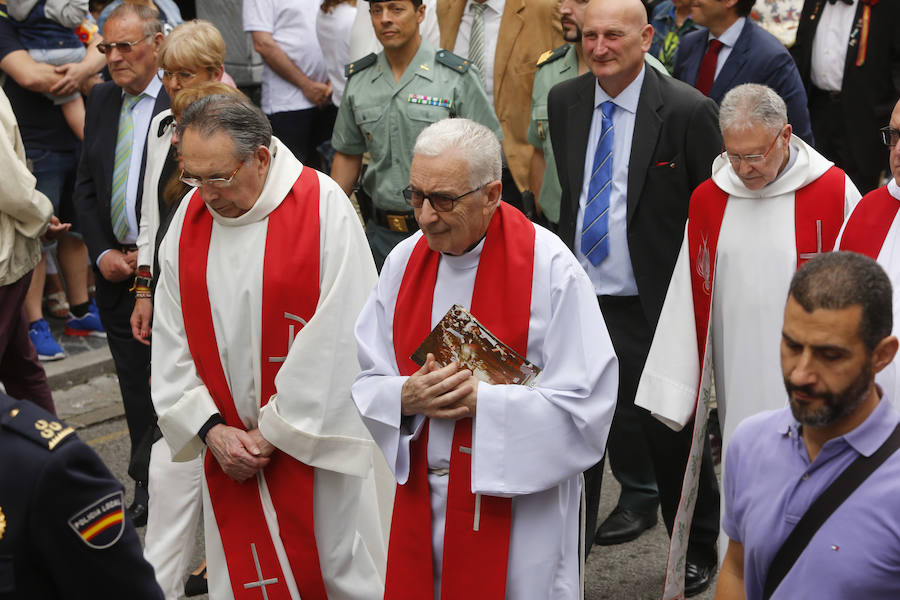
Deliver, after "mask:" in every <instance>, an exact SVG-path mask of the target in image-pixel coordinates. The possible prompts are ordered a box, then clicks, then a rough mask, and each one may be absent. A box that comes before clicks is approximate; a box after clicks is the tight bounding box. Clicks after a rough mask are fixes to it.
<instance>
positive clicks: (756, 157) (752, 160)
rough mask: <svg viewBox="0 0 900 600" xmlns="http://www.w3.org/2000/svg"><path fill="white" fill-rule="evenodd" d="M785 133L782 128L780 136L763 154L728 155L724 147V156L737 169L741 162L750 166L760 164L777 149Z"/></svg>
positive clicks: (777, 136) (776, 137)
mask: <svg viewBox="0 0 900 600" xmlns="http://www.w3.org/2000/svg"><path fill="white" fill-rule="evenodd" d="M783 131H784V127H782V128H781V131H779V132H778V135H776V136H775V139H774V140H772V143H771V144H769V149H768V150H766V151H765V152H763V153H762V154H728V153H727V151H725V149H724V147H723V148H722V156H724V157H725V158H727V159H728V160H729V161H730V162H731V166H732V167H734V168H735V169H737V168H738V167H739V166H740V164H741V162H742V161H743V162H745V163H748V164H751V165H752V164H759V163H761V162H762V161H764V160H765V159H766V157H767V156H768V155H769V152H771V151H772V148H774V147H775V142H777V141H778V138H780V137H781V133H782V132H783Z"/></svg>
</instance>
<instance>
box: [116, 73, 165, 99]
mask: <svg viewBox="0 0 900 600" xmlns="http://www.w3.org/2000/svg"><path fill="white" fill-rule="evenodd" d="M161 89H162V79H160V78H159V77H157V76H156V75H154V76H153V79H151V80H150V83H148V84H147V87H145V88H144V89H143V91H141V93H140V94H138V96H140V95H141V94H143V95H145V96H149V97H151V98H153V99H154V100H156V98H157V96H159V91H160V90H161ZM126 93H127V92H126V91H125V90H122V97H123V98H124V97H125V94H126Z"/></svg>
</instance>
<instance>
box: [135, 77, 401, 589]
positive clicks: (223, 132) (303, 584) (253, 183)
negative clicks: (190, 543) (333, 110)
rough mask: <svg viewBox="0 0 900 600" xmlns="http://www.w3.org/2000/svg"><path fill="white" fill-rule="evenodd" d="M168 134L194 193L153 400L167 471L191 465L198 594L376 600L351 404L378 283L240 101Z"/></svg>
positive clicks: (177, 220) (374, 518) (371, 521)
mask: <svg viewBox="0 0 900 600" xmlns="http://www.w3.org/2000/svg"><path fill="white" fill-rule="evenodd" d="M179 136H180V138H181V152H182V157H183V168H184V171H183V172H182V175H181V178H182V181H184V182H185V183H187V184H188V185H191V186H193V187H194V188H196V189H195V190H192V191H191V193H190V194H189V195H188V196H187V197H186V198H185V199H184V200H183V201H182V202H181V205H180V206H179V208H178V211H177V213H176V214H175V216H174V217H173V219H172V224H171V226H170V229H169V231H168V234H167V236H166V238H165V240H164V241H163V243H162V245H161V247H160V251H159V264H160V280H159V285H158V287H157V292H156V298H155V300H156V310H155V314H154V323H153V363H152V368H153V373H152V391H153V400H154V405H155V407H156V411H157V414H158V415H159V427H160V429H161V430H162V432H163V435H164V436H165V439H166V442H167V443H168V444H169V447H170V448H171V451H172V456H173V458H174V460H188V459H191V458H193V457H195V456H197V455H198V454H201V453H203V454H204V455H205V459H204V481H203V501H204V504H203V508H204V525H205V535H206V557H207V561H208V571H207V572H208V574H209V575H208V576H209V592H210V597H212V598H216V599H221V598H225V599H229V598H237V599H242V598H248V599H249V598H262V597H268V598H291V599H293V600H298V599H299V598H301V597H302V598H303V600H314V599H315V600H320V599H321V600H324V599H326V598H331V599H332V600H334V599H360V600H361V599H371V600H375V599H379V598H381V593H382V589H383V577H382V575H381V574H380V573H381V572H383V571H381V569H383V566H384V563H383V560H384V539H383V535H382V534H381V526H380V524H379V521H378V514H377V501H376V499H375V489H374V483H373V480H372V462H373V456H374V453H375V452H376V451H377V450H376V447H375V444H374V442H373V441H372V438H371V436H370V435H369V433H368V431H367V430H366V428H365V426H364V425H363V423H362V421H361V419H360V417H359V414H358V413H357V411H356V408H355V406H354V405H353V402H352V401H351V399H350V385H351V383H352V381H353V378H354V376H355V375H356V373H357V372H358V370H359V366H358V363H357V360H356V344H355V341H354V339H353V332H352V324H353V323H354V322H355V320H356V317H357V315H358V313H359V311H360V309H361V308H362V306H363V303H364V302H365V299H366V297H367V295H368V294H369V292H370V291H371V289H372V286H373V285H374V284H375V278H376V275H375V268H374V265H373V262H372V258H371V255H370V253H369V250H368V246H367V244H366V240H365V236H364V235H363V232H362V228H361V226H360V223H359V219H358V218H357V216H356V214H355V213H354V211H353V209H352V207H351V205H350V203H349V201H348V200H347V197H346V196H345V195H344V194H343V193H342V192H341V190H340V188H339V187H338V186H337V184H335V183H334V182H333V181H332V180H331V179H329V178H328V177H327V176H325V175H323V174H321V173H318V172H317V171H315V170H314V169H311V168H309V167H305V166H303V165H302V164H300V162H299V161H297V159H296V158H294V156H293V155H292V154H291V153H290V151H289V150H288V149H287V147H286V146H284V145H283V144H282V143H281V142H280V141H278V140H277V139H276V138H274V137H272V130H271V127H270V125H269V122H268V120H267V119H266V117H265V115H263V114H262V112H260V111H259V109H258V108H256V107H255V106H253V105H252V104H250V103H249V102H248V101H246V100H244V99H240V98H233V97H229V96H222V95H214V96H208V97H206V98H203V99H201V100H198V101H196V102H194V103H193V104H191V105H190V106H189V107H188V108H187V109H186V110H185V111H184V113H183V115H182V119H181V124H180V127H179ZM379 562H381V565H380V567H379Z"/></svg>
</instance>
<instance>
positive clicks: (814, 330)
mask: <svg viewBox="0 0 900 600" xmlns="http://www.w3.org/2000/svg"><path fill="white" fill-rule="evenodd" d="M891 326H892V304H891V284H890V281H889V280H888V277H887V275H886V274H885V273H884V271H883V270H882V269H881V267H879V266H878V265H877V264H876V263H875V262H874V261H872V260H870V259H868V258H866V257H863V256H862V255H859V254H854V253H850V252H836V253H830V254H823V255H820V256H819V257H817V258H815V259H813V260H811V261H810V262H809V263H807V264H806V265H804V266H803V267H802V268H801V269H800V270H798V271H797V273H796V274H795V275H794V278H793V280H792V281H791V287H790V293H789V296H788V300H787V305H786V306H785V311H784V327H783V329H782V338H781V368H782V371H783V373H784V384H785V387H786V388H787V392H788V397H789V400H790V407H789V408H784V409H781V410H777V411H770V412H766V413H761V414H758V415H755V416H754V417H751V418H749V419H747V420H746V421H744V422H743V423H742V424H741V425H740V426H739V427H738V429H737V430H736V431H735V434H734V437H733V438H732V442H731V445H730V446H729V449H728V454H727V455H726V464H725V482H724V492H725V515H724V520H723V528H724V530H725V532H726V533H727V534H728V536H729V538H731V541H730V542H729V545H728V551H727V553H726V555H725V562H724V564H723V565H722V571H721V574H720V575H719V583H718V589H717V590H716V599H717V600H721V599H725V600H728V599H731V598H745V597H746V598H747V599H750V600H752V599H757V598H761V597H762V590H763V584H764V582H765V579H766V573H767V571H768V569H769V565H770V564H771V562H772V559H773V558H774V556H775V554H776V552H778V549H779V548H780V547H781V545H782V543H783V542H784V540H785V539H786V538H787V536H788V535H789V534H790V532H791V530H792V529H793V528H794V526H795V525H796V524H797V521H798V520H799V519H800V518H801V517H802V516H803V514H804V513H805V512H806V510H807V509H808V508H809V506H810V504H811V503H812V502H813V501H814V500H815V499H816V498H817V497H818V496H819V495H820V494H821V493H822V492H823V491H824V490H825V489H826V488H827V487H828V486H829V485H830V484H831V482H832V481H834V480H835V479H836V478H837V476H838V475H839V474H840V473H841V472H842V471H843V470H844V469H845V468H847V466H848V465H850V463H852V462H853V461H854V460H855V459H856V458H857V457H858V456H860V455H865V456H869V455H871V454H872V453H874V452H875V450H877V449H878V447H879V446H881V444H882V443H883V442H884V441H885V440H886V439H887V437H888V436H889V435H890V434H891V433H892V432H893V430H894V428H895V427H896V426H897V423H898V421H900V414H898V412H897V411H896V410H895V409H894V408H893V407H892V406H891V403H890V399H888V398H884V397H882V396H883V394H882V391H881V389H880V388H878V387H876V386H875V382H874V381H875V373H877V372H878V371H880V370H882V369H883V368H884V367H885V366H887V365H888V363H890V362H891V360H892V359H893V358H894V355H895V354H896V352H897V345H898V344H897V338H896V337H894V336H892V335H891ZM898 481H900V452H897V453H895V454H894V455H893V456H891V457H890V458H888V459H887V461H886V462H885V463H884V464H882V465H881V466H880V467H879V468H878V469H877V470H875V471H874V472H873V473H872V474H871V475H870V476H869V477H868V479H866V480H865V481H864V482H863V483H862V484H861V485H860V486H859V488H857V489H856V491H855V492H854V493H853V494H852V495H850V497H849V498H847V500H845V501H844V503H843V504H841V505H840V506H839V507H838V508H837V510H836V511H835V512H834V513H833V514H832V515H831V517H830V518H829V519H828V520H827V521H826V522H825V523H824V524H823V525H822V527H821V528H820V529H819V530H818V531H817V532H816V534H815V535H814V536H813V538H812V540H811V541H810V543H809V545H808V546H807V547H806V549H805V550H804V551H803V553H802V554H801V555H800V557H799V558H798V559H797V562H796V563H795V564H794V566H793V568H792V569H791V570H790V572H789V573H788V574H787V576H786V577H785V578H784V579H783V580H782V582H781V584H780V585H779V587H778V588H777V589H776V590H775V592H774V594H773V595H772V598H773V600H774V599H778V598H781V599H785V598H866V599H867V600H878V599H887V598H900V504H898V502H897V482H898Z"/></svg>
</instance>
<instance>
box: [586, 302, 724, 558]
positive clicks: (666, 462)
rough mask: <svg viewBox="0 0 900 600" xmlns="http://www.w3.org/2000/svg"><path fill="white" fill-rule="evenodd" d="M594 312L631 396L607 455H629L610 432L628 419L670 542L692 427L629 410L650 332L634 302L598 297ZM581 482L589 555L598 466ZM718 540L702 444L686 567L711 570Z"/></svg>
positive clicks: (714, 495) (713, 489)
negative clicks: (643, 452) (647, 463)
mask: <svg viewBox="0 0 900 600" xmlns="http://www.w3.org/2000/svg"><path fill="white" fill-rule="evenodd" d="M600 309H601V310H602V311H603V318H604V320H605V321H606V327H607V329H608V330H609V336H610V339H611V340H612V343H613V348H614V349H615V351H616V356H617V357H618V359H619V379H620V389H622V388H623V386H624V389H628V390H631V392H630V393H631V395H630V396H628V397H624V396H620V397H619V398H618V401H617V406H616V417H615V418H614V419H613V424H612V429H611V430H610V436H609V442H608V444H607V448H608V450H609V452H610V453H617V454H620V455H627V454H628V452H629V444H630V442H631V440H632V439H633V435H631V434H629V435H618V433H619V432H618V431H616V430H617V426H616V421H617V420H618V419H619V415H620V413H627V414H629V416H630V418H631V419H632V420H633V421H635V422H637V423H639V424H640V428H639V434H642V437H643V442H644V443H645V446H646V448H647V451H648V452H649V455H650V460H651V462H652V464H653V469H654V472H655V477H656V484H657V488H658V489H659V500H660V507H661V509H662V515H663V521H664V522H665V524H666V530H667V531H668V533H669V536H670V537H671V535H672V527H673V524H674V522H675V513H676V512H677V510H678V501H679V500H680V498H681V485H682V482H683V480H684V473H685V469H686V467H687V461H688V455H689V454H690V451H691V435H692V430H693V423H689V424H687V425H686V426H685V427H684V428H683V429H682V430H681V431H673V430H671V429H669V428H668V427H667V426H666V425H664V424H663V423H662V422H660V421H659V420H657V419H656V418H655V417H653V416H652V415H651V414H650V413H649V412H648V411H646V410H644V409H643V408H640V407H638V406H635V405H634V391H636V390H637V384H638V381H639V380H640V376H641V372H642V371H643V369H644V363H645V362H646V361H647V354H648V353H649V351H650V342H651V340H652V337H653V333H652V331H653V330H652V328H651V327H650V324H649V323H647V319H646V317H645V316H644V311H643V308H642V307H641V304H640V300H639V299H638V297H637V296H633V297H601V298H600ZM584 476H585V495H586V499H587V506H586V509H587V513H588V518H587V523H586V533H587V535H585V539H586V543H587V549H588V550H590V545H591V543H592V542H593V537H594V532H595V531H596V527H597V524H596V515H597V506H598V505H599V502H600V489H601V485H602V481H603V461H600V463H598V464H597V465H595V466H594V467H592V468H591V469H589V470H588V471H586V472H585V474H584ZM591 514H593V521H592V520H591ZM718 537H719V486H718V483H717V482H716V473H715V470H714V466H713V461H712V452H711V451H710V447H709V440H708V439H707V440H706V441H705V444H704V448H703V461H702V463H701V467H700V488H699V490H698V494H697V505H696V508H695V510H694V519H693V522H692V524H691V532H690V537H689V541H688V555H687V559H688V561H689V562H694V563H699V564H704V565H712V564H715V563H716V562H717V561H718V555H717V551H716V541H717V539H718Z"/></svg>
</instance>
